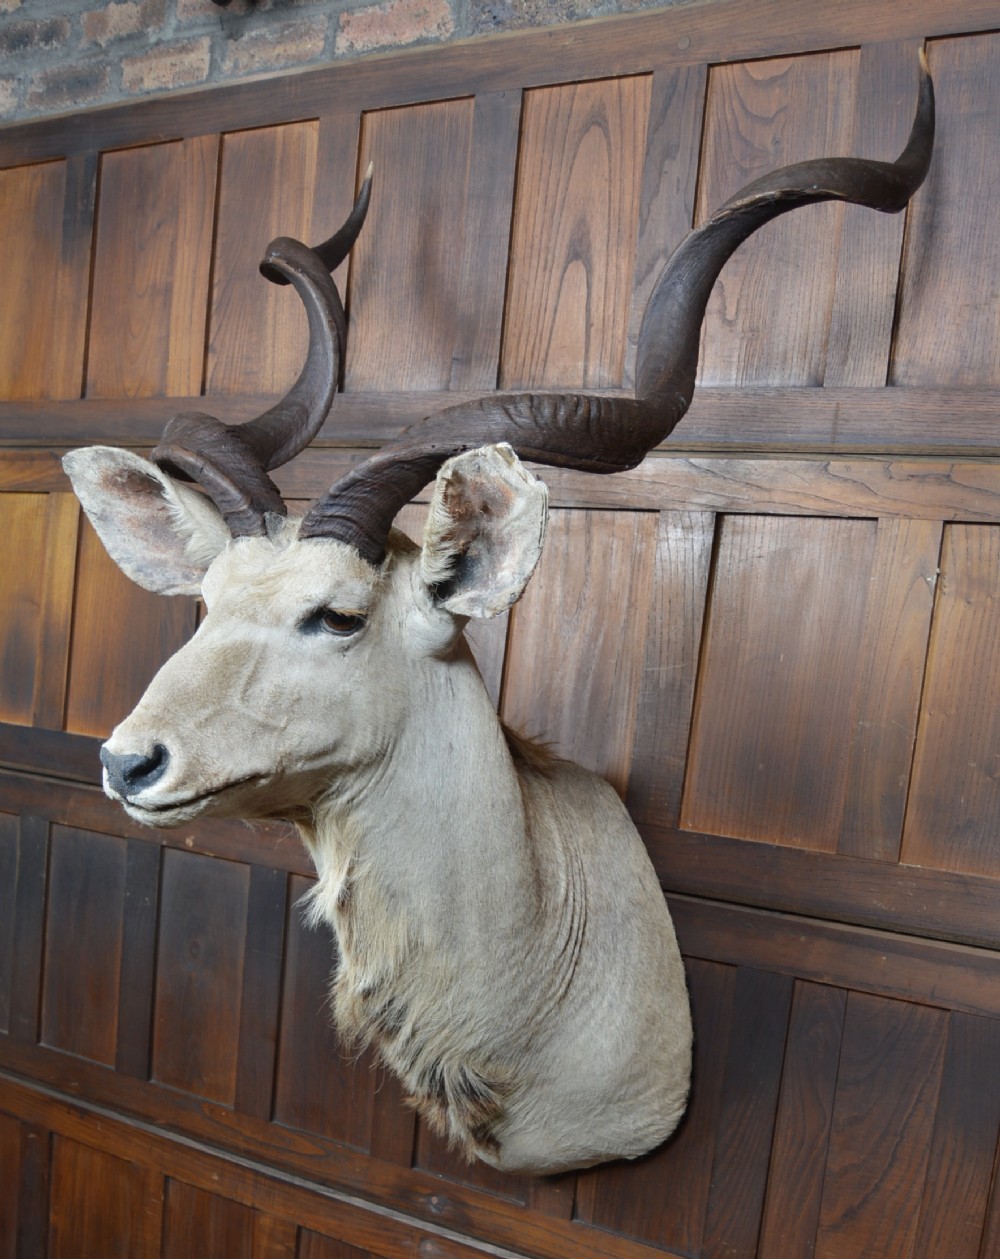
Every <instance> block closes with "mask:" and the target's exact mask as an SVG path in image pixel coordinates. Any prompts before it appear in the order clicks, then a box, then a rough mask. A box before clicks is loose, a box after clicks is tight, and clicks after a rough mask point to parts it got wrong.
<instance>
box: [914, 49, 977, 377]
mask: <svg viewBox="0 0 1000 1259" xmlns="http://www.w3.org/2000/svg"><path fill="white" fill-rule="evenodd" d="M929 57H930V65H931V72H932V73H933V74H934V81H935V90H936V93H937V100H938V118H939V121H938V125H937V137H936V141H935V145H934V161H933V163H932V165H931V170H930V174H929V175H928V179H927V185H926V187H925V188H924V189H923V190H922V191H921V192H920V193H918V195H917V198H916V199H915V201H914V203H913V209H912V221H911V225H910V230H909V232H908V233H907V240H906V253H905V257H904V264H903V277H902V290H901V295H900V310H899V321H898V322H899V326H898V330H897V333H896V343H895V349H894V353H893V363H892V381H893V383H894V384H900V385H920V384H925V383H928V382H930V381H933V382H934V384H935V385H939V386H940V385H951V386H955V385H959V386H960V385H965V384H976V385H992V384H996V383H997V382H998V381H1000V328H998V321H997V317H996V308H997V302H996V275H997V270H998V268H1000V241H998V239H997V233H996V232H995V231H994V230H993V226H992V225H993V223H994V222H995V206H996V202H997V198H998V196H1000V142H998V139H997V129H996V125H995V120H996V116H997V109H998V108H1000V34H991V35H980V36H976V37H975V38H969V39H953V40H945V41H942V42H940V43H935V44H931V45H930V48H929Z"/></svg>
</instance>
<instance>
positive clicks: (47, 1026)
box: [42, 826, 126, 1066]
mask: <svg viewBox="0 0 1000 1259" xmlns="http://www.w3.org/2000/svg"><path fill="white" fill-rule="evenodd" d="M50 845H51V846H50V855H49V895H48V905H47V914H46V930H45V978H44V986H43V996H42V1041H43V1042H44V1043H45V1044H47V1045H51V1046H53V1047H54V1048H58V1049H63V1050H65V1051H66V1052H68V1053H74V1054H79V1055H80V1056H81V1057H83V1058H91V1059H93V1060H94V1061H95V1062H103V1063H104V1064H105V1065H106V1066H113V1065H114V1063H115V1052H116V1049H117V1035H118V999H119V973H120V969H121V961H122V934H123V932H122V915H123V906H124V901H125V860H126V842H125V840H123V839H116V838H114V837H112V836H110V835H98V834H95V833H94V832H91V831H81V830H70V829H66V828H64V827H59V826H57V827H53V828H52V836H51V841H50Z"/></svg>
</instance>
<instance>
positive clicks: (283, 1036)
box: [274, 876, 375, 1150]
mask: <svg viewBox="0 0 1000 1259" xmlns="http://www.w3.org/2000/svg"><path fill="white" fill-rule="evenodd" d="M310 886H311V880H309V879H304V878H300V877H298V876H296V877H293V878H292V879H291V882H290V887H289V898H290V909H289V918H288V924H287V927H286V944H285V975H284V986H283V989H282V1001H281V1026H280V1034H279V1042H278V1068H277V1076H276V1080H275V1092H274V1118H275V1120H276V1121H277V1122H278V1123H283V1124H287V1125H289V1126H290V1127H292V1128H304V1129H306V1131H308V1132H317V1133H319V1134H320V1135H321V1136H327V1137H332V1138H333V1139H334V1140H335V1141H341V1142H343V1143H344V1144H345V1145H349V1146H353V1147H354V1148H355V1149H360V1150H366V1149H367V1148H368V1145H369V1140H370V1132H371V1126H372V1105H373V1099H372V1090H373V1088H374V1083H375V1073H374V1071H372V1069H371V1067H372V1056H371V1054H370V1053H368V1052H366V1053H364V1054H362V1055H361V1056H360V1057H359V1056H358V1054H357V1053H356V1052H354V1053H352V1052H351V1050H350V1048H349V1047H348V1048H345V1047H344V1046H342V1045H341V1044H340V1042H339V1040H338V1039H337V1035H336V1033H335V1031H334V1029H333V1019H332V1015H331V1013H330V1009H329V997H328V993H329V988H330V983H331V978H332V975H331V972H332V970H333V963H334V959H335V956H336V952H335V945H334V941H333V937H332V933H331V932H330V930H329V929H328V928H327V927H326V926H322V925H321V926H318V927H315V928H313V929H309V928H307V927H306V926H305V925H304V923H303V921H302V914H301V912H300V910H299V909H298V908H297V907H296V902H297V901H298V900H299V899H300V898H301V897H302V896H303V895H304V894H305V892H306V891H307V890H308V889H309V887H310Z"/></svg>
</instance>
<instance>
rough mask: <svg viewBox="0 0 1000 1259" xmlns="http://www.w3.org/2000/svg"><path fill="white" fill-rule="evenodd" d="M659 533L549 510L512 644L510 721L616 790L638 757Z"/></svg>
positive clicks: (649, 525)
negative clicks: (643, 650)
mask: <svg viewBox="0 0 1000 1259" xmlns="http://www.w3.org/2000/svg"><path fill="white" fill-rule="evenodd" d="M656 527H657V520H656V517H655V516H652V515H645V514H640V513H626V512H622V513H619V514H617V515H610V514H606V513H602V512H577V511H569V512H552V513H551V515H550V517H549V527H548V534H547V536H546V541H545V549H544V551H543V554H542V558H541V561H540V562H539V565H538V570H537V571H536V573H535V575H534V578H533V579H532V581H531V582H530V583H529V585H528V588H527V590H526V592H525V594H524V596H523V598H522V599H521V601H520V603H518V604H517V605H516V606H515V608H514V611H513V612H512V626H511V631H510V636H509V643H508V647H507V660H508V664H507V671H508V674H507V675H508V681H507V684H506V686H505V688H504V697H503V708H502V716H503V719H504V721H506V722H507V723H508V724H509V725H512V726H514V727H515V728H516V729H519V730H522V731H524V732H525V733H527V734H530V735H534V736H538V737H540V738H542V739H544V740H546V741H550V742H551V743H552V745H553V747H554V749H555V750H556V751H557V752H558V753H559V754H560V755H561V756H567V757H569V758H570V759H571V760H576V761H579V762H580V763H581V764H583V765H586V766H587V767H588V768H589V769H593V770H596V771H597V772H598V773H600V774H601V775H602V776H604V777H605V778H607V779H608V781H609V782H610V783H611V784H612V785H613V786H614V787H615V788H616V789H617V790H618V792H619V794H624V792H625V789H626V785H627V780H628V768H629V764H630V763H631V759H632V742H633V739H634V737H635V718H636V710H637V705H638V702H639V691H640V686H641V678H642V653H641V644H642V642H643V640H644V636H645V628H646V625H647V623H648V618H649V608H650V603H651V600H652V581H653V569H654V564H655V558H656ZM563 661H565V662H567V664H569V662H572V665H571V666H570V667H567V668H564V667H560V662H563Z"/></svg>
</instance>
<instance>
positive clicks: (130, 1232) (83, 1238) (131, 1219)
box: [49, 1136, 193, 1259]
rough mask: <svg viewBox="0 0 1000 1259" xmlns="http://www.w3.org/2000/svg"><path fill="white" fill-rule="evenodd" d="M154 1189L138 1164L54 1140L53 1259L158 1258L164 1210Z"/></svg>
mask: <svg viewBox="0 0 1000 1259" xmlns="http://www.w3.org/2000/svg"><path fill="white" fill-rule="evenodd" d="M151 1188H152V1185H151V1183H150V1178H149V1177H147V1176H146V1175H145V1174H144V1173H143V1171H142V1169H141V1168H139V1167H136V1166H135V1165H134V1164H132V1163H127V1162H126V1161H125V1160H124V1159H121V1158H117V1157H115V1156H114V1155H112V1154H106V1153H104V1152H103V1151H101V1150H95V1149H91V1148H90V1147H89V1146H86V1145H81V1144H80V1143H79V1142H77V1141H72V1140H70V1139H69V1138H68V1137H62V1136H56V1137H55V1138H54V1140H53V1154H52V1212H51V1219H50V1230H49V1259H80V1256H81V1255H102V1256H109V1259H110V1257H111V1256H117V1255H136V1256H142V1257H145V1256H147V1255H156V1254H157V1253H158V1247H159V1240H160V1234H159V1225H160V1211H159V1209H158V1202H157V1199H156V1198H155V1197H153V1198H151V1196H150V1189H151ZM192 1253H193V1252H192Z"/></svg>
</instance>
